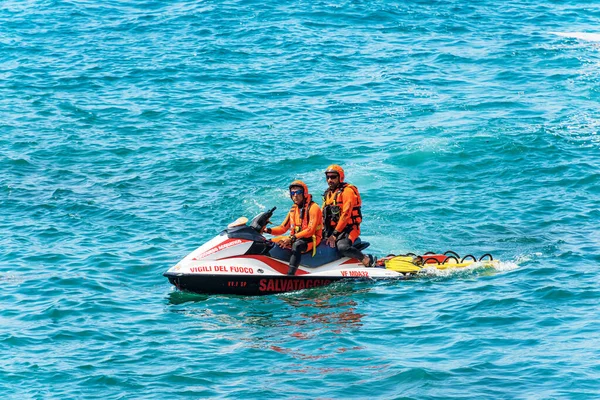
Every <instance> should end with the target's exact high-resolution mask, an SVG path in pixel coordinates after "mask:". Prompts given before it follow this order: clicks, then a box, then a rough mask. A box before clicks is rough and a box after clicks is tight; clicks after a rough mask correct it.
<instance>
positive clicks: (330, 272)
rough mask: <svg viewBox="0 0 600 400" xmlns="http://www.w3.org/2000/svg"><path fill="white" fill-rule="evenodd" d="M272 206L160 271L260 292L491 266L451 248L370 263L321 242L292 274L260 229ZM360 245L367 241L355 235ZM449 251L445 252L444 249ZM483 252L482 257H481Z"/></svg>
mask: <svg viewBox="0 0 600 400" xmlns="http://www.w3.org/2000/svg"><path fill="white" fill-rule="evenodd" d="M275 210H276V208H275V207H274V208H272V209H270V210H268V211H266V212H263V213H260V214H259V215H257V216H256V217H255V218H254V219H253V220H252V222H251V223H250V225H248V219H247V218H245V217H242V218H239V219H238V220H236V221H235V222H232V223H231V224H229V225H228V226H227V229H225V230H223V231H222V232H221V233H219V234H218V235H217V236H215V237H214V238H213V239H211V240H209V241H208V242H206V243H205V244H203V245H202V246H200V247H198V248H197V249H196V250H194V251H193V252H192V253H190V254H189V255H187V256H186V257H185V258H184V259H183V260H181V261H180V262H179V263H177V265H175V266H174V267H172V268H170V269H169V270H168V271H166V272H165V273H164V274H163V275H164V276H165V277H167V278H168V279H169V281H170V282H171V283H172V284H173V285H175V287H177V288H178V289H180V290H185V291H190V292H195V293H205V294H239V295H266V294H274V293H282V292H291V291H296V290H301V289H308V288H314V287H319V286H327V285H330V284H332V283H334V282H337V281H342V280H357V279H361V280H365V279H407V278H411V277H414V276H415V275H417V274H420V273H423V272H424V271H427V270H428V268H435V269H446V268H461V267H465V266H469V265H471V264H473V263H474V262H475V261H477V262H480V263H481V264H482V265H483V266H493V265H494V263H496V262H497V261H496V260H492V258H491V256H489V255H485V256H483V257H481V258H480V259H479V260H477V259H475V257H473V256H466V257H463V258H462V259H461V258H460V257H458V255H457V254H456V253H452V254H426V255H422V256H418V255H413V254H408V255H402V256H394V255H389V256H387V257H383V258H381V259H380V260H379V263H378V265H377V266H375V267H365V266H364V265H363V264H362V262H361V261H359V260H357V259H354V258H349V257H342V256H340V254H339V253H338V252H337V250H336V249H334V248H331V247H329V246H326V245H325V244H324V243H322V244H320V245H319V246H317V247H316V249H315V251H314V253H306V254H304V255H303V257H302V259H301V262H300V264H299V266H298V269H297V270H296V271H295V272H294V275H288V262H289V258H290V256H291V251H290V250H286V249H282V248H280V247H278V246H276V245H275V243H274V242H273V241H271V240H267V239H266V238H265V237H264V236H263V235H262V232H263V231H264V229H265V227H266V225H267V223H268V222H269V220H270V218H271V216H272V215H273V212H274V211H275ZM355 246H356V247H357V248H359V249H360V250H364V249H366V248H367V247H368V246H369V243H367V242H362V241H360V239H357V241H356V242H355ZM447 253H451V252H447ZM484 258H488V260H484Z"/></svg>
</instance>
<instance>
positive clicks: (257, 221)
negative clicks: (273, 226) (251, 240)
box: [250, 207, 277, 233]
mask: <svg viewBox="0 0 600 400" xmlns="http://www.w3.org/2000/svg"><path fill="white" fill-rule="evenodd" d="M276 209H277V207H273V208H271V209H270V210H269V211H265V212H262V213H260V214H258V215H257V216H256V217H254V219H253V220H252V222H251V223H250V227H251V228H252V229H254V230H255V231H256V232H258V233H260V232H261V231H262V229H263V228H264V227H265V226H267V224H268V223H269V219H270V218H271V217H272V216H273V212H274V211H275V210H276Z"/></svg>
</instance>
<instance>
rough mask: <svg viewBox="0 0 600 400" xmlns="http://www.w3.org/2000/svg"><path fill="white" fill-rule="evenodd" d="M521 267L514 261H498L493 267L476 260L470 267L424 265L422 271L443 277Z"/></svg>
mask: <svg viewBox="0 0 600 400" xmlns="http://www.w3.org/2000/svg"><path fill="white" fill-rule="evenodd" d="M517 268H519V266H518V265H517V264H516V263H514V262H509V261H506V262H498V263H496V264H494V266H493V267H484V266H483V264H482V263H479V262H476V263H473V264H471V265H469V266H468V267H464V268H448V269H437V268H435V267H433V266H431V267H424V268H423V271H422V272H421V273H424V274H426V275H427V276H441V277H447V276H451V275H455V274H465V273H469V274H470V273H473V272H479V271H484V270H486V271H487V270H491V269H493V270H494V271H498V272H505V271H512V270H515V269H517Z"/></svg>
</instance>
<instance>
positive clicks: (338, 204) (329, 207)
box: [323, 182, 362, 232]
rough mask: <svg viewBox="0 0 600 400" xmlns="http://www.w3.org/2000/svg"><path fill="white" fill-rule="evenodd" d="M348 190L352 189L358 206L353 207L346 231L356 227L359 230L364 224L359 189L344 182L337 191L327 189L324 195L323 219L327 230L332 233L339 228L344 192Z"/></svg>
mask: <svg viewBox="0 0 600 400" xmlns="http://www.w3.org/2000/svg"><path fill="white" fill-rule="evenodd" d="M346 188H350V189H352V191H353V192H354V195H355V196H356V204H354V205H353V206H352V210H351V212H350V216H349V219H350V220H349V221H348V224H347V225H346V227H345V228H344V231H348V232H349V231H351V230H352V229H354V228H355V227H356V228H358V227H359V226H360V223H361V222H362V213H361V206H362V200H361V198H360V193H359V192H358V188H357V187H356V186H354V185H352V184H349V183H345V182H344V183H342V184H340V186H339V187H338V188H337V189H336V190H335V191H331V190H329V189H327V190H326V191H325V193H323V218H324V225H325V229H327V230H331V231H332V230H333V229H334V228H335V227H336V226H337V224H338V222H339V220H340V215H341V213H342V209H343V207H344V202H343V200H344V199H343V192H344V190H345V189H346Z"/></svg>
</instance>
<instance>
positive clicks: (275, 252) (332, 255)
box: [269, 238, 370, 268]
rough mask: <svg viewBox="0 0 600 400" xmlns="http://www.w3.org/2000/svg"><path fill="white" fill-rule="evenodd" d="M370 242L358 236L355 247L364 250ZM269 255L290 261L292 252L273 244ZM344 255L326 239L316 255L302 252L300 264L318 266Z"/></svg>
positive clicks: (319, 246) (311, 266)
mask: <svg viewBox="0 0 600 400" xmlns="http://www.w3.org/2000/svg"><path fill="white" fill-rule="evenodd" d="M369 245H370V243H369V242H363V241H361V240H360V238H357V239H356V241H355V242H354V247H356V248H357V249H359V250H361V251H362V250H364V249H366V248H367V247H369ZM269 255H270V256H271V257H273V258H276V259H278V260H281V261H285V262H289V261H290V257H291V256H292V252H291V250H289V249H282V248H281V247H279V246H273V248H272V249H271V250H270V251H269ZM341 257H342V256H341V255H340V254H339V253H338V251H337V249H335V248H331V247H329V246H327V245H326V244H325V241H323V242H321V243H319V245H318V246H317V251H316V252H315V255H314V256H312V252H309V253H304V254H302V258H301V259H300V265H301V266H303V267H309V268H316V267H320V266H321V265H324V264H327V263H330V262H332V261H335V260H337V259H339V258H341Z"/></svg>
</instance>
